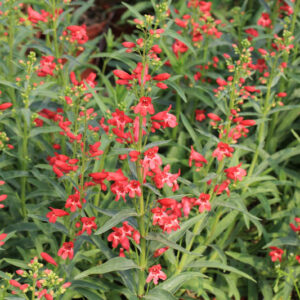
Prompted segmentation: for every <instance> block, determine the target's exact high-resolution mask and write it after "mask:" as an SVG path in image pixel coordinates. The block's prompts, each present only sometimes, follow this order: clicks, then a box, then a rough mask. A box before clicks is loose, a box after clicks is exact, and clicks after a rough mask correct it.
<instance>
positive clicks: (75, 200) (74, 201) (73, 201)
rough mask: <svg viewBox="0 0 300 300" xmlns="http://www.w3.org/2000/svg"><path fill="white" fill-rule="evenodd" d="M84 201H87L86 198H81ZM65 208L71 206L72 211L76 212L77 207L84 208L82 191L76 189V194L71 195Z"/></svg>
mask: <svg viewBox="0 0 300 300" xmlns="http://www.w3.org/2000/svg"><path fill="white" fill-rule="evenodd" d="M81 200H82V202H83V203H85V202H86V200H85V199H81ZM65 208H70V211H71V212H75V211H76V210H77V208H79V209H81V208H82V203H81V201H80V193H79V191H76V192H75V194H73V195H70V196H69V197H68V199H67V201H66V204H65Z"/></svg>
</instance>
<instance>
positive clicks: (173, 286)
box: [159, 272, 207, 294]
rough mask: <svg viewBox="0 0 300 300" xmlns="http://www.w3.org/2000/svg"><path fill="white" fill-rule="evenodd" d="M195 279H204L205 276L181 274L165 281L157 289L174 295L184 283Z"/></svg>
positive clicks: (196, 273)
mask: <svg viewBox="0 0 300 300" xmlns="http://www.w3.org/2000/svg"><path fill="white" fill-rule="evenodd" d="M196 277H202V278H204V277H207V276H205V275H204V274H202V273H199V272H183V273H181V274H178V275H176V276H172V277H171V278H170V279H167V280H166V281H164V282H163V283H161V284H160V285H159V288H160V289H164V290H167V291H169V292H171V293H172V294H174V293H176V291H177V290H178V289H179V288H180V287H181V286H182V285H183V284H184V283H185V282H186V281H189V280H191V279H193V278H196Z"/></svg>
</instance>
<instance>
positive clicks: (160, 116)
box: [151, 105, 178, 132]
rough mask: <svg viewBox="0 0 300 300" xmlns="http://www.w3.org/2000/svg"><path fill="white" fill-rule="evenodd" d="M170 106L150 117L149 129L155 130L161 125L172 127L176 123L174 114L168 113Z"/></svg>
mask: <svg viewBox="0 0 300 300" xmlns="http://www.w3.org/2000/svg"><path fill="white" fill-rule="evenodd" d="M171 108H172V106H171V105H170V106H169V107H168V109H167V110H164V111H161V112H159V113H157V114H155V115H154V116H152V117H151V121H152V127H151V131H152V132H155V130H156V129H159V128H160V127H161V126H162V127H163V128H166V127H170V128H174V127H176V126H177V125H178V123H177V119H176V116H174V115H173V114H169V111H170V110H171Z"/></svg>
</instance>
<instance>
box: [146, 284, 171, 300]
mask: <svg viewBox="0 0 300 300" xmlns="http://www.w3.org/2000/svg"><path fill="white" fill-rule="evenodd" d="M159 286H160V285H159ZM143 299H149V300H158V299H160V300H176V299H177V298H175V297H174V296H173V295H172V294H171V293H170V292H168V291H166V290H162V289H160V288H155V289H153V290H151V291H150V293H149V294H148V295H146V296H144V297H143Z"/></svg>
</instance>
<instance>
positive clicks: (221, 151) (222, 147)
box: [212, 142, 234, 161]
mask: <svg viewBox="0 0 300 300" xmlns="http://www.w3.org/2000/svg"><path fill="white" fill-rule="evenodd" d="M233 151H234V149H233V148H232V147H230V146H229V145H228V144H226V143H222V142H220V143H219V144H218V146H217V149H215V150H214V152H213V153H212V156H213V157H216V158H217V160H218V161H221V160H222V159H223V158H224V157H225V156H227V157H231V156H232V152H233Z"/></svg>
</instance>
